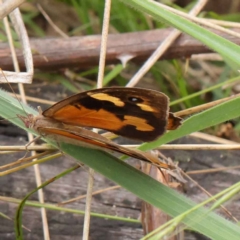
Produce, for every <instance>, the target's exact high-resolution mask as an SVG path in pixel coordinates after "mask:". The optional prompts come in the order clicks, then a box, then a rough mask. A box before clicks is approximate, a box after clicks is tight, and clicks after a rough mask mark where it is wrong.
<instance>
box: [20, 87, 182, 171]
mask: <svg viewBox="0 0 240 240" xmlns="http://www.w3.org/2000/svg"><path fill="white" fill-rule="evenodd" d="M19 118H20V119H21V120H22V121H23V122H24V123H25V126H26V127H27V128H32V129H33V130H35V131H36V132H38V133H39V134H40V135H41V136H47V137H50V138H52V139H54V140H55V141H67V142H69V143H72V144H78V145H81V146H86V147H90V148H97V149H101V150H113V151H116V152H119V153H122V154H125V155H128V156H131V157H134V158H138V159H140V160H143V161H147V162H151V163H153V164H155V165H157V166H159V167H162V168H169V165H168V164H166V163H163V162H161V161H159V159H158V158H157V157H156V156H154V155H153V154H150V153H148V152H141V151H139V150H135V149H129V148H125V147H122V146H120V145H118V144H116V143H114V142H112V141H110V140H109V139H107V138H105V137H103V136H101V135H99V134H97V133H95V132H92V131H90V130H88V129H86V128H85V127H91V128H99V129H103V130H107V131H110V132H113V133H115V134H117V135H120V136H123V137H127V138H131V139H136V140H140V141H144V142H149V141H153V140H155V139H156V138H158V137H160V136H161V135H163V134H164V133H165V132H166V131H167V130H174V129H176V128H178V127H179V126H180V125H181V121H182V119H181V118H179V117H175V116H174V114H173V113H171V112H169V98H168V97H167V96H166V95H165V94H163V93H161V92H158V91H155V90H149V89H143V88H125V87H110V88H100V89H95V90H90V91H86V92H81V93H78V94H76V95H73V96H71V97H68V98H66V99H64V100H62V101H59V102H57V103H56V104H54V105H53V106H51V107H50V108H48V109H46V110H45V111H43V112H41V111H40V113H39V115H38V116H33V115H32V114H29V115H27V116H19ZM83 127H84V128H83Z"/></svg>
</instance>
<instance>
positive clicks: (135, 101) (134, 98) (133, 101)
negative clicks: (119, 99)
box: [128, 97, 144, 103]
mask: <svg viewBox="0 0 240 240" xmlns="http://www.w3.org/2000/svg"><path fill="white" fill-rule="evenodd" d="M128 101H129V102H132V103H142V102H144V100H143V99H141V98H138V97H129V98H128Z"/></svg>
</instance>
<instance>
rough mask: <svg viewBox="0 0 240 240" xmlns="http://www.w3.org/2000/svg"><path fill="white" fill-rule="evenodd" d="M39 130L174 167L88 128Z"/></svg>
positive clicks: (76, 143) (75, 141)
mask: <svg viewBox="0 0 240 240" xmlns="http://www.w3.org/2000/svg"><path fill="white" fill-rule="evenodd" d="M38 132H39V133H40V134H41V135H44V136H47V137H50V138H52V139H54V140H55V141H57V142H67V143H71V144H74V145H80V146H83V147H88V148H97V149H100V150H103V149H104V150H112V151H115V152H119V153H122V154H124V155H128V156H130V157H133V158H137V159H140V160H142V161H145V162H148V163H151V164H154V165H155V166H157V167H160V168H165V169H174V167H173V166H171V165H168V164H166V163H163V162H161V161H160V160H159V159H158V158H157V157H155V156H154V155H152V154H150V153H147V152H141V151H139V150H135V149H129V148H125V147H122V146H120V145H118V144H116V143H114V142H112V141H110V140H108V139H107V138H104V137H103V136H101V135H99V134H97V133H94V132H92V131H90V130H87V129H83V128H77V127H75V128H74V127H72V130H70V129H68V130H64V129H59V128H53V127H49V128H48V127H47V128H42V127H39V128H38Z"/></svg>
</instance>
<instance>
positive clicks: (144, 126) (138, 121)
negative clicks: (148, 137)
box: [123, 116, 154, 132]
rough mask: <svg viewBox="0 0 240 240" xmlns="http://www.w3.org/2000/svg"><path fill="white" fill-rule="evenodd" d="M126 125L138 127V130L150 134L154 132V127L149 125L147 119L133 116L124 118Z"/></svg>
mask: <svg viewBox="0 0 240 240" xmlns="http://www.w3.org/2000/svg"><path fill="white" fill-rule="evenodd" d="M124 119H125V120H124V121H123V123H124V125H125V126H126V125H132V126H134V127H136V129H137V130H140V131H144V132H148V131H153V130H154V127H153V126H151V125H149V124H148V123H147V121H146V119H143V118H138V117H133V116H124Z"/></svg>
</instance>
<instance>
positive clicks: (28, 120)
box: [17, 114, 35, 128]
mask: <svg viewBox="0 0 240 240" xmlns="http://www.w3.org/2000/svg"><path fill="white" fill-rule="evenodd" d="M17 116H18V117H19V118H20V119H21V120H22V121H23V123H24V125H25V127H26V128H33V126H34V122H35V120H34V116H33V115H32V114H28V115H27V116H22V115H17Z"/></svg>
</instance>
